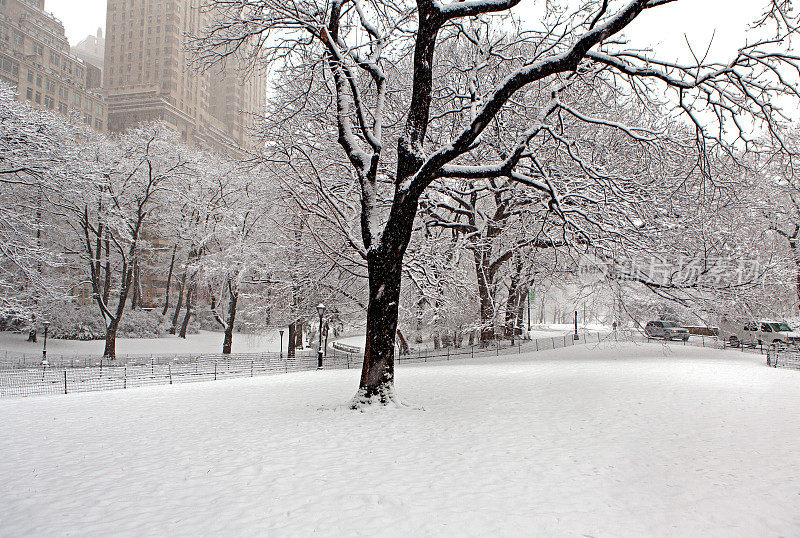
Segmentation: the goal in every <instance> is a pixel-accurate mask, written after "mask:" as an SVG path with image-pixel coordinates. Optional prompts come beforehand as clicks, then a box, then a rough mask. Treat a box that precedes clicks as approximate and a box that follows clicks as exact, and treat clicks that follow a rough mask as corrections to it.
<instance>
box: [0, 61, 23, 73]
mask: <svg viewBox="0 0 800 538" xmlns="http://www.w3.org/2000/svg"><path fill="white" fill-rule="evenodd" d="M2 63H3V71H5V72H6V73H13V74H15V75H16V74H17V73H19V65H17V64H16V62H12V61H11V60H9V59H8V58H3V61H2Z"/></svg>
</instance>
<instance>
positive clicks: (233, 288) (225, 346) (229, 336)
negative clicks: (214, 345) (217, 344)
mask: <svg viewBox="0 0 800 538" xmlns="http://www.w3.org/2000/svg"><path fill="white" fill-rule="evenodd" d="M238 300H239V288H238V286H237V285H236V284H233V283H231V281H230V279H228V324H227V325H226V327H225V339H224V340H223V342H222V353H223V354H225V355H229V354H230V352H231V346H232V345H233V324H234V322H235V321H236V303H237V301H238Z"/></svg>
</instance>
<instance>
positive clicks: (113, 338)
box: [103, 318, 119, 359]
mask: <svg viewBox="0 0 800 538" xmlns="http://www.w3.org/2000/svg"><path fill="white" fill-rule="evenodd" d="M117 327H119V318H116V319H112V320H111V321H110V322H109V323H108V327H107V328H106V348H105V351H103V357H105V358H106V359H116V358H117Z"/></svg>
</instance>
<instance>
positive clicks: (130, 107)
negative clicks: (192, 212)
mask: <svg viewBox="0 0 800 538" xmlns="http://www.w3.org/2000/svg"><path fill="white" fill-rule="evenodd" d="M201 26H202V21H201V13H200V12H199V10H197V9H194V8H192V0H108V11H107V15H106V48H105V73H104V79H103V80H104V84H103V86H104V91H105V94H106V97H107V99H108V108H109V112H108V126H109V130H110V131H112V132H120V131H124V130H125V129H128V128H129V127H132V126H134V125H136V124H137V123H139V122H144V121H157V120H163V121H165V122H166V123H167V124H170V125H172V126H173V127H175V129H177V130H178V131H179V132H180V133H181V134H182V135H183V137H184V139H186V140H187V141H189V142H194V143H198V144H205V145H208V146H210V147H212V148H215V149H219V150H226V149H233V150H235V149H237V148H246V147H247V146H248V145H249V144H248V142H247V137H246V127H247V124H248V122H249V121H250V117H251V114H252V113H253V112H260V111H261V109H262V107H263V103H264V100H265V89H264V83H263V82H260V81H259V80H258V78H255V79H252V80H249V81H245V82H243V81H241V80H239V78H238V77H237V76H235V75H233V74H231V73H225V75H224V76H220V74H219V73H211V72H208V73H206V74H202V73H199V72H196V71H195V70H193V69H192V68H191V66H190V65H189V63H190V56H189V53H188V51H187V50H186V48H185V46H184V36H185V35H187V34H192V33H196V32H198V31H199V30H200V28H201ZM228 96H232V97H230V98H228ZM223 98H224V99H226V101H225V102H224V104H223V105H222V106H214V107H211V106H210V105H209V103H211V102H219V99H223Z"/></svg>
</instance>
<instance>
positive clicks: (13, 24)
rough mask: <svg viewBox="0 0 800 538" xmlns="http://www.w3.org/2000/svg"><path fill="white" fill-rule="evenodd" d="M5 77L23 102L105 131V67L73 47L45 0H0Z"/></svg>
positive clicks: (0, 61)
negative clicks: (102, 70)
mask: <svg viewBox="0 0 800 538" xmlns="http://www.w3.org/2000/svg"><path fill="white" fill-rule="evenodd" d="M0 80H2V81H4V82H6V83H8V84H10V85H12V86H15V87H16V88H17V98H18V99H19V100H21V101H22V100H27V101H29V102H30V103H32V104H35V105H37V106H40V107H43V108H47V109H50V110H55V111H58V112H60V113H62V114H76V115H77V116H78V117H79V118H80V119H81V120H82V121H83V122H84V123H86V124H88V125H91V126H92V127H93V128H95V129H96V130H98V131H101V132H102V131H105V130H106V118H107V111H106V107H105V103H104V101H103V97H102V95H101V94H100V92H99V86H100V80H101V77H100V69H99V68H98V67H97V66H94V65H91V64H89V63H86V62H84V61H83V60H81V59H80V58H78V57H77V56H75V55H73V54H72V53H71V52H70V46H69V41H68V40H67V38H66V36H65V35H64V25H63V24H62V23H61V21H60V20H58V19H57V18H55V17H54V16H53V15H51V14H50V13H47V12H46V11H45V5H44V0H0Z"/></svg>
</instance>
